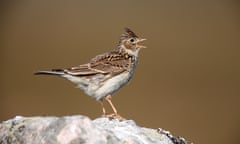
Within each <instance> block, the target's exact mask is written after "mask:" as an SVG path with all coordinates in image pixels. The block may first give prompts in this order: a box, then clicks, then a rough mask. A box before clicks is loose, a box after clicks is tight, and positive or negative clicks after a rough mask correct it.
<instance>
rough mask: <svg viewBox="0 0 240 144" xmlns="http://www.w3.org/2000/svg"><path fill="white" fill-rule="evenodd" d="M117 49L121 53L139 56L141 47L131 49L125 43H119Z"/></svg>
mask: <svg viewBox="0 0 240 144" xmlns="http://www.w3.org/2000/svg"><path fill="white" fill-rule="evenodd" d="M117 50H118V51H119V52H120V53H124V54H128V55H129V56H133V57H136V58H137V57H138V53H139V49H136V50H130V49H127V48H126V47H125V46H124V45H119V46H118V48H117Z"/></svg>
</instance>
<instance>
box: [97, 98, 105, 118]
mask: <svg viewBox="0 0 240 144" xmlns="http://www.w3.org/2000/svg"><path fill="white" fill-rule="evenodd" d="M99 102H100V104H101V107H102V112H103V114H102V116H106V109H105V108H104V104H103V99H101V100H100V101H99Z"/></svg>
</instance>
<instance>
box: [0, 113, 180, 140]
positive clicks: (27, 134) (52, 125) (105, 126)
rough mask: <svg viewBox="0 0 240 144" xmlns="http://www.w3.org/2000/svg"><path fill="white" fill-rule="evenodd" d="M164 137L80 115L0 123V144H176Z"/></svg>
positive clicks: (132, 125)
mask: <svg viewBox="0 0 240 144" xmlns="http://www.w3.org/2000/svg"><path fill="white" fill-rule="evenodd" d="M167 134H169V133H167ZM167 134H166V133H164V132H163V131H162V130H161V132H159V131H157V130H154V129H149V128H142V127H139V126H137V125H136V124H135V122H134V121H132V120H126V121H119V120H117V119H111V120H110V119H108V118H97V119H95V120H91V119H89V118H88V117H85V116H81V115H79V116H66V117H21V116H17V117H15V118H14V119H10V120H8V121H4V122H2V123H0V144H175V143H176V142H175V141H174V140H173V139H172V138H171V137H169V136H168V135H167ZM179 140H180V139H179ZM183 142H184V141H183ZM179 144H180V142H179ZM182 144H184V143H182Z"/></svg>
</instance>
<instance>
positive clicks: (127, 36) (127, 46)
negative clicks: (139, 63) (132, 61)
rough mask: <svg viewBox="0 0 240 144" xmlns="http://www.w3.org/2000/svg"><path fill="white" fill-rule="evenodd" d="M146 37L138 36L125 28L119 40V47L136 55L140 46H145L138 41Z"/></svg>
mask: <svg viewBox="0 0 240 144" xmlns="http://www.w3.org/2000/svg"><path fill="white" fill-rule="evenodd" d="M145 40H146V39H143V38H139V37H138V36H137V35H136V34H135V33H134V32H133V31H132V30H130V29H129V28H125V33H124V34H122V35H121V37H120V41H119V47H120V49H122V50H124V51H125V52H127V53H128V54H130V55H134V56H138V52H139V50H140V49H142V48H146V47H145V46H143V45H140V44H139V43H140V42H142V41H145Z"/></svg>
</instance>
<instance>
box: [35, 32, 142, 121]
mask: <svg viewBox="0 0 240 144" xmlns="http://www.w3.org/2000/svg"><path fill="white" fill-rule="evenodd" d="M124 29H125V32H124V33H123V34H122V35H120V39H119V42H118V44H117V47H116V48H115V49H113V50H111V51H109V52H106V53H103V54H100V55H97V56H95V57H93V58H92V59H90V61H89V62H88V63H85V64H81V65H78V66H76V67H71V68H64V69H52V70H50V71H37V72H35V74H36V75H53V76H59V77H63V78H65V79H67V80H69V81H71V82H73V83H75V84H76V85H77V87H78V88H80V89H82V90H83V91H84V92H85V93H86V94H87V95H89V96H91V97H93V98H95V99H96V100H97V101H99V102H100V104H101V108H102V116H103V117H109V118H117V119H122V120H124V119H125V118H124V117H122V116H121V115H120V114H118V111H117V109H116V107H115V106H114V104H113V103H112V100H111V99H112V96H113V95H114V94H115V93H116V92H117V91H119V90H120V89H121V88H122V87H123V86H125V85H126V84H128V83H129V81H130V80H131V79H132V77H133V75H134V72H135V69H136V67H137V64H138V59H139V58H138V56H139V51H140V50H141V49H144V48H146V46H144V45H141V44H139V43H141V42H143V41H145V40H146V39H145V38H140V37H138V36H137V35H136V34H135V33H134V32H133V31H132V30H131V29H130V28H124ZM104 100H105V101H107V102H108V104H109V105H110V107H111V109H112V111H113V113H111V114H107V113H106V109H105V107H104Z"/></svg>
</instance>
